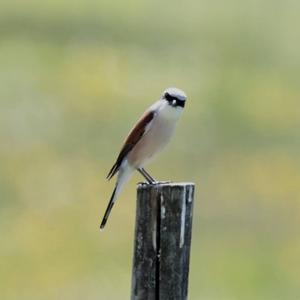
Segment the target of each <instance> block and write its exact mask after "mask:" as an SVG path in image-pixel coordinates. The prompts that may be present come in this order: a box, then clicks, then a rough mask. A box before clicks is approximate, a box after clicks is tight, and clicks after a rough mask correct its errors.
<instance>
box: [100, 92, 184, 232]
mask: <svg viewBox="0 0 300 300" xmlns="http://www.w3.org/2000/svg"><path fill="white" fill-rule="evenodd" d="M186 99H187V96H186V94H185V92H184V91H182V90H180V89H178V88H175V87H171V88H167V89H166V90H165V91H164V92H163V93H162V95H161V97H160V99H159V100H158V101H156V102H155V103H154V104H153V105H151V106H150V107H149V108H148V109H147V110H146V111H145V112H144V114H143V115H142V116H141V117H140V119H139V120H138V121H137V123H136V124H135V125H134V127H133V128H132V129H131V131H130V132H129V134H128V136H127V138H126V139H125V141H124V143H123V146H122V148H121V151H120V152H119V155H118V157H117V159H116V161H115V163H114V165H113V166H112V168H111V169H110V171H109V173H108V175H107V177H106V178H107V179H108V180H110V179H111V178H112V177H113V176H114V175H116V174H117V180H116V184H115V188H114V190H113V193H112V195H111V198H110V201H109V203H108V206H107V208H106V211H105V213H104V216H103V219H102V222H101V225H100V229H101V230H103V229H104V227H105V225H106V222H107V219H108V217H109V215H110V212H111V210H112V208H113V206H114V204H115V202H116V200H117V198H118V197H119V195H120V192H121V191H122V189H123V187H124V186H125V185H126V183H127V182H128V181H129V180H130V178H131V176H132V175H133V173H134V172H135V171H138V172H139V173H141V175H142V176H143V177H144V178H145V179H146V181H147V183H149V184H155V183H157V181H156V180H155V179H154V178H153V177H152V176H151V175H150V174H149V173H148V172H147V171H146V170H145V168H144V166H145V165H146V164H148V163H149V162H150V161H151V160H153V159H154V158H155V157H156V155H157V154H158V153H160V152H161V150H162V149H164V148H165V146H166V145H167V144H168V142H169V141H170V138H171V137H172V135H173V133H174V130H175V127H176V124H177V121H178V120H179V117H180V115H181V113H182V111H183V108H184V106H185V102H186Z"/></svg>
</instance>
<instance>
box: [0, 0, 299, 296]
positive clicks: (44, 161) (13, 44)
mask: <svg viewBox="0 0 300 300" xmlns="http://www.w3.org/2000/svg"><path fill="white" fill-rule="evenodd" d="M299 11H300V4H299V2H297V1H292V0H286V1H274V0H272V1H271V0H264V1H257V0H254V1H250V0H246V1H238V0H229V1H214V0H213V1H208V0H202V1H196V0H195V1H164V2H161V1H157V0H154V1H93V0H86V1H83V0H82V1H70V0H60V1H57V0H51V1H50V0H44V1H37V0H26V1H16V0H10V1H1V9H0V105H1V106H0V160H1V161H0V164H1V166H0V196H1V198H0V299H1V300H15V299H16V300H19V299H23V300H26V299H30V300H37V299H38V300H40V299H42V300H50V299H51V300H54V299H55V300H56V299H63V300H69V299H70V300H71V299H72V300H76V299H78V300H81V299H89V300H93V299H101V300H110V299H113V300H114V299H120V300H121V299H129V295H130V282H131V259H132V251H133V230H134V218H135V184H136V183H137V182H138V181H140V180H141V178H140V177H139V176H138V174H137V175H136V176H135V177H134V178H133V179H132V181H131V183H130V184H129V185H128V187H127V188H126V189H125V190H124V192H123V194H122V196H121V198H120V199H119V200H120V201H119V202H118V203H117V205H116V206H115V208H114V210H113V213H112V215H111V218H110V220H109V222H108V225H107V228H106V230H105V231H104V232H101V233H100V232H99V230H98V225H99V222H100V217H102V215H103V212H104V210H105V207H106V205H107V201H108V199H109V197H110V193H111V191H112V189H113V184H114V183H113V181H112V182H107V181H106V180H105V176H106V174H107V172H108V171H109V169H110V167H111V165H112V163H113V162H114V159H115V158H116V155H117V153H118V150H119V147H120V145H121V142H122V140H123V138H124V137H125V136H126V134H127V132H128V130H129V129H130V128H131V126H132V125H133V124H134V122H135V120H136V119H137V118H138V117H139V116H140V114H141V113H142V111H144V109H146V108H147V107H148V106H149V105H150V104H152V103H153V102H154V100H156V99H158V97H159V96H160V94H161V93H162V91H163V90H164V89H165V88H166V87H169V86H177V87H180V88H182V89H184V90H185V91H186V93H187V94H188V96H189V99H188V103H187V105H186V109H185V111H184V114H183V116H182V119H181V120H180V122H179V124H178V130H177V134H176V136H175V137H174V139H173V141H172V144H171V145H170V146H169V147H168V149H167V150H166V151H165V152H164V153H163V154H162V155H161V156H160V157H159V158H158V159H157V160H156V161H155V162H154V163H153V164H152V165H150V166H149V171H151V172H152V173H153V175H155V177H157V178H159V179H161V180H167V179H172V180H174V181H194V182H195V183H196V186H197V193H196V199H195V207H194V209H195V211H194V212H195V213H194V227H193V240H192V256H191V272H190V288H189V295H190V299H192V300H194V299H195V300H198V299H200V300H202V299H203V300H248V299H249V300H250V299H251V300H253V299H255V300H260V299H261V300H268V299H270V300H277V299H278V300H297V299H300V155H299V151H300V84H299V83H300V81H299V77H300V21H299Z"/></svg>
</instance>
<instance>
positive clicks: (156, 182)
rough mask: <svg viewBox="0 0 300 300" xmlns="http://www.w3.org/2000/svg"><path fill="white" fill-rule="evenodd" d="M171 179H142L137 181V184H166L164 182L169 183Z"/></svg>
mask: <svg viewBox="0 0 300 300" xmlns="http://www.w3.org/2000/svg"><path fill="white" fill-rule="evenodd" d="M171 182H172V181H171V180H168V181H158V180H153V181H148V180H147V181H143V182H139V183H138V184H148V185H157V184H166V183H171Z"/></svg>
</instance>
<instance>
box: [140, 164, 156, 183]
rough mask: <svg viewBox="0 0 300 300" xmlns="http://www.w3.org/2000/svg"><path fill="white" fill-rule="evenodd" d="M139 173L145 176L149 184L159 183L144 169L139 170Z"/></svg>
mask: <svg viewBox="0 0 300 300" xmlns="http://www.w3.org/2000/svg"><path fill="white" fill-rule="evenodd" d="M138 171H139V172H140V173H141V174H142V175H143V176H144V178H145V179H146V180H147V181H148V183H150V184H154V183H156V182H157V181H156V180H155V179H154V178H153V177H152V176H151V175H150V174H149V173H147V172H146V170H145V169H144V168H138Z"/></svg>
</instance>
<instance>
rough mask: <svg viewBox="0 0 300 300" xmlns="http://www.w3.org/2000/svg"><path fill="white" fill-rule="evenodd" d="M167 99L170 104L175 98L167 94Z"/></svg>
mask: <svg viewBox="0 0 300 300" xmlns="http://www.w3.org/2000/svg"><path fill="white" fill-rule="evenodd" d="M165 99H166V100H167V101H168V102H171V101H172V100H173V97H172V96H171V95H170V94H169V93H165Z"/></svg>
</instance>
